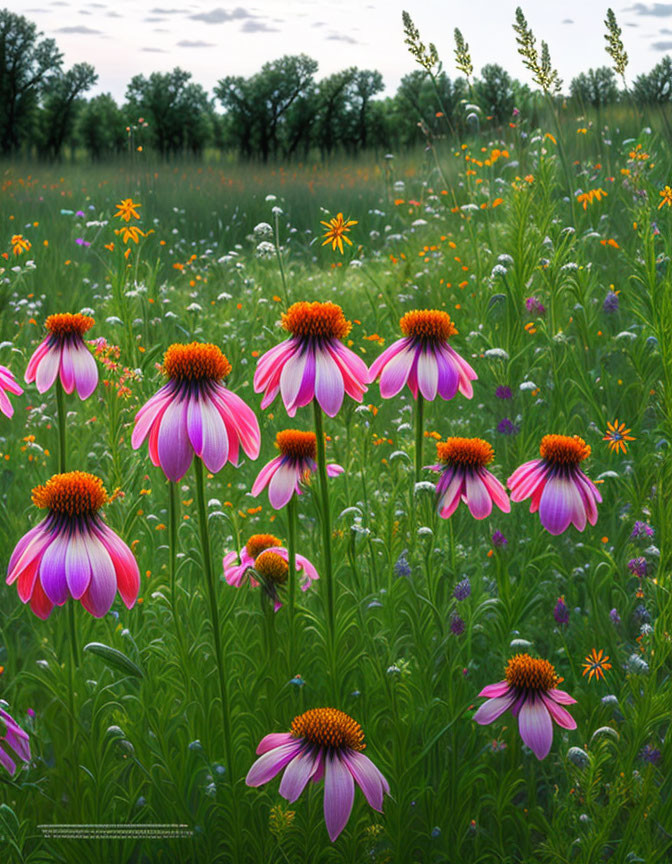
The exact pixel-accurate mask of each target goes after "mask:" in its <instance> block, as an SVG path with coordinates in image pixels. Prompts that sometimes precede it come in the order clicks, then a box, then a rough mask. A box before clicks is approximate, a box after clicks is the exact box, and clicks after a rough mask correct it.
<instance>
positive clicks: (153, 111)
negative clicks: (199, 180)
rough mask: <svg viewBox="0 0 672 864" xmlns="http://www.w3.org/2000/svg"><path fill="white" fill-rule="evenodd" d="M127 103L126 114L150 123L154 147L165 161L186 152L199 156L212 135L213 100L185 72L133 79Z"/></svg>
mask: <svg viewBox="0 0 672 864" xmlns="http://www.w3.org/2000/svg"><path fill="white" fill-rule="evenodd" d="M126 100H127V104H126V111H127V113H128V114H130V116H131V117H132V118H133V119H134V120H135V119H137V118H138V117H143V118H144V119H145V120H146V121H147V122H148V123H149V130H150V134H151V136H152V141H153V145H154V147H155V148H156V150H157V151H158V152H159V153H160V154H161V155H162V156H164V157H167V156H170V155H174V154H176V153H180V152H183V151H184V150H185V149H188V150H190V151H191V152H192V153H195V154H199V153H201V152H202V150H203V148H204V146H205V144H206V143H207V141H208V140H209V138H210V136H211V135H212V118H211V114H212V103H211V100H210V99H209V98H208V95H207V93H206V92H205V90H204V89H203V88H202V87H201V86H200V84H194V83H192V82H191V73H190V72H186V71H185V70H184V69H180V68H179V67H176V68H175V69H173V70H172V72H165V73H164V72H153V73H152V74H151V75H150V76H149V77H147V78H146V77H145V76H144V75H136V76H134V77H133V78H132V79H131V82H130V84H129V85H128V87H127V89H126Z"/></svg>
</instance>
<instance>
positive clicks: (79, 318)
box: [44, 312, 96, 337]
mask: <svg viewBox="0 0 672 864" xmlns="http://www.w3.org/2000/svg"><path fill="white" fill-rule="evenodd" d="M95 323H96V322H95V321H94V319H93V318H91V316H90V315H80V314H79V313H77V314H76V315H71V314H70V313H69V312H61V313H59V314H58V315H50V316H49V317H48V318H47V320H46V321H45V322H44V324H45V327H46V328H47V330H48V331H49V332H50V333H53V334H54V336H61V337H63V336H72V335H74V334H76V335H77V336H83V335H84V333H86V331H87V330H90V329H91V328H92V327H93V325H94V324H95Z"/></svg>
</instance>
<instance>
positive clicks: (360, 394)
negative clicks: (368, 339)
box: [327, 340, 371, 402]
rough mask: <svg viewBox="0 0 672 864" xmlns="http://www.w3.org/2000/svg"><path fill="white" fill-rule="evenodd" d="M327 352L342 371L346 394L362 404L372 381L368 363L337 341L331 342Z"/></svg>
mask: <svg viewBox="0 0 672 864" xmlns="http://www.w3.org/2000/svg"><path fill="white" fill-rule="evenodd" d="M327 350H328V351H329V353H330V354H331V356H332V357H333V358H334V361H335V362H336V365H337V366H338V368H339V369H340V372H341V376H342V377H343V385H344V387H345V392H346V393H347V394H348V396H350V398H351V399H354V400H355V402H361V401H362V399H363V398H364V394H365V393H366V391H367V390H368V389H369V388H368V387H367V384H368V383H369V381H370V380H371V378H370V373H369V370H368V369H367V368H366V363H365V362H364V361H363V360H362V358H361V357H358V356H357V355H356V354H355V352H354V351H351V350H350V348H347V347H346V346H345V345H343V344H342V343H341V342H338V341H337V340H336V341H333V342H331V343H330V344H329V345H328V346H327Z"/></svg>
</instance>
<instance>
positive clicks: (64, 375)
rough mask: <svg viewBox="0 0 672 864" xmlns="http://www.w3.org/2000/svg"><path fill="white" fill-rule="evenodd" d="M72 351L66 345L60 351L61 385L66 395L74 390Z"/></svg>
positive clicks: (71, 348)
mask: <svg viewBox="0 0 672 864" xmlns="http://www.w3.org/2000/svg"><path fill="white" fill-rule="evenodd" d="M73 354H74V349H73V347H72V346H71V345H69V344H68V343H66V344H65V345H64V346H63V349H62V351H61V384H62V385H63V389H64V390H65V392H66V393H68V394H70V393H72V391H73V390H74V389H75V365H74V363H73Z"/></svg>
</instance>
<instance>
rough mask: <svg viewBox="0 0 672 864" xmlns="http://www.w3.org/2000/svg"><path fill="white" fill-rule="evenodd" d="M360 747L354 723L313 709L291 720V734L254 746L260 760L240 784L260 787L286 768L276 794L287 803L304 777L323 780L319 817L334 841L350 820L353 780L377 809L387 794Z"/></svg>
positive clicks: (296, 794) (359, 732)
mask: <svg viewBox="0 0 672 864" xmlns="http://www.w3.org/2000/svg"><path fill="white" fill-rule="evenodd" d="M365 747H366V744H365V743H364V733H363V732H362V729H361V727H360V725H359V723H357V722H356V721H355V720H353V719H352V718H351V717H348V715H347V714H344V713H343V711H338V710H337V709H336V708H313V709H311V710H310V711H306V713H305V714H300V715H299V716H298V717H295V718H294V720H293V721H292V728H291V731H290V732H287V733H284V732H276V733H273V734H271V735H266V737H265V738H262V740H261V742H260V744H259V746H258V747H257V754H258V755H259V757H260V758H259V759H257V761H256V762H255V763H254V765H253V766H252V767H251V768H250V770H249V772H248V775H247V777H246V778H245V782H246V783H247V785H248V786H262V785H263V784H264V783H268V781H269V780H272V779H273V778H274V777H275V776H276V774H279V773H280V771H282V770H283V769H285V772H284V774H283V777H282V780H281V781H280V789H279V792H280V794H281V795H282V796H283V798H286V799H287V800H288V801H289V802H290V803H291V802H293V801H296V800H297V798H298V797H299V796H300V795H301V793H302V792H303V790H304V789H305V787H306V784H307V783H308V781H309V780H312V781H313V783H318V782H319V781H320V780H322V779H323V778H324V821H325V822H326V825H327V831H328V832H329V839H330V840H331V841H332V842H333V841H334V840H336V838H337V837H338V835H339V834H340V833H341V831H342V830H343V829H344V828H345V826H346V825H347V823H348V819H349V818H350V813H351V811H352V804H353V801H354V798H355V783H357V785H358V786H359V788H360V789H361V790H362V792H363V793H364V795H365V797H366V800H367V801H368V802H369V804H370V805H371V807H373V809H374V810H378V811H379V812H382V810H383V795H384V794H387V795H389V794H390V787H389V784H388V782H387V780H386V779H385V778H384V777H383V775H382V774H381V773H380V771H379V770H378V769H377V768H376V766H375V765H374V764H373V762H372V761H371V760H370V759H369V758H368V756H365V755H364V754H363V753H362V750H364V748H365Z"/></svg>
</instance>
